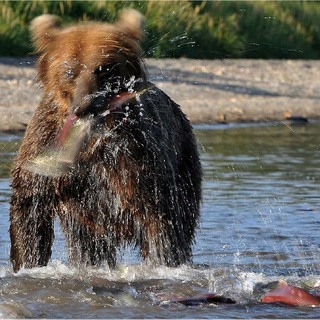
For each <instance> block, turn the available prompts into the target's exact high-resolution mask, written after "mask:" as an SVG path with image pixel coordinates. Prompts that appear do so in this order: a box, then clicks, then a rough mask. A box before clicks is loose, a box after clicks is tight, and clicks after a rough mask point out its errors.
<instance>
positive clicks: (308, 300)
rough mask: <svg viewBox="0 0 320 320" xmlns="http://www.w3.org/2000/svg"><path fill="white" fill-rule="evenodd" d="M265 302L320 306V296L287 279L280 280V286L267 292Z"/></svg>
mask: <svg viewBox="0 0 320 320" xmlns="http://www.w3.org/2000/svg"><path fill="white" fill-rule="evenodd" d="M260 301H261V302H263V303H283V304H286V305H290V306H305V307H319V306H320V298H319V297H318V296H315V295H312V294H311V293H309V292H307V291H305V290H303V289H301V288H299V287H295V286H291V285H289V284H288V283H286V282H285V281H279V286H278V288H276V289H274V290H271V291H270V292H268V293H266V294H265V295H264V296H263V297H262V298H261V299H260Z"/></svg>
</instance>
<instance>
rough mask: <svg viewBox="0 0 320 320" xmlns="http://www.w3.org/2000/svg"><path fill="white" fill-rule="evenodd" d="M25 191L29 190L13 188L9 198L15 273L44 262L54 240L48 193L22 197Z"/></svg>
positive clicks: (11, 254) (44, 263) (41, 264)
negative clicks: (44, 195) (10, 198)
mask: <svg viewBox="0 0 320 320" xmlns="http://www.w3.org/2000/svg"><path fill="white" fill-rule="evenodd" d="M30 184H31V182H30ZM28 189H29V191H30V186H29V188H28ZM31 192H32V190H31ZM26 194H28V190H23V189H18V190H17V189H14V190H13V196H12V200H11V209H10V238H11V253H10V258H11V262H12V265H13V270H14V271H15V272H17V271H19V269H20V268H22V267H25V268H32V267H36V266H45V265H47V264H48V261H49V259H50V257H51V247H52V243H53V239H54V230H53V224H54V221H53V215H52V210H50V201H51V200H52V199H50V195H47V196H46V198H44V197H43V195H40V196H39V195H37V194H33V195H32V196H29V197H25V196H24V195H26Z"/></svg>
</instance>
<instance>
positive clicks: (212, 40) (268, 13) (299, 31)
mask: <svg viewBox="0 0 320 320" xmlns="http://www.w3.org/2000/svg"><path fill="white" fill-rule="evenodd" d="M124 7H133V8H135V9H138V10H139V11H140V12H142V13H143V14H144V15H145V16H146V18H147V26H146V37H145V41H144V43H143V48H144V52H145V56H147V57H157V58H159V57H189V58H205V59H213V58H291V59H319V58H320V3H319V2H317V1H141V2H139V1H71V0H66V1H43V0H35V1H9V0H2V1H1V0H0V55H1V56H25V55H27V54H30V53H32V47H31V44H30V38H29V33H28V25H29V23H30V21H31V20H32V19H33V18H35V17H36V16H38V15H40V14H43V13H51V14H57V15H59V16H61V17H62V18H63V20H64V22H65V23H69V22H74V21H79V20H99V21H106V22H112V21H114V19H115V18H116V16H117V13H118V11H119V10H121V9H122V8H124Z"/></svg>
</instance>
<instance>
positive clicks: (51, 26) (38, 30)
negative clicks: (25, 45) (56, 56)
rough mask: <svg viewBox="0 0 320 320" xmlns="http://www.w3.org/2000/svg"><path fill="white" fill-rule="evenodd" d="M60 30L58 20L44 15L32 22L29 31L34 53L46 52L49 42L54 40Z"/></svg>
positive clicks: (55, 17) (52, 16)
mask: <svg viewBox="0 0 320 320" xmlns="http://www.w3.org/2000/svg"><path fill="white" fill-rule="evenodd" d="M59 29H60V18H59V17H57V16H54V15H51V14H44V15H42V16H39V17H37V18H35V19H33V20H32V22H31V25H30V31H31V35H32V40H33V44H34V47H35V49H36V52H43V51H45V50H46V48H47V45H48V44H49V42H50V41H51V40H52V39H54V37H55V35H56V34H57V32H58V31H59Z"/></svg>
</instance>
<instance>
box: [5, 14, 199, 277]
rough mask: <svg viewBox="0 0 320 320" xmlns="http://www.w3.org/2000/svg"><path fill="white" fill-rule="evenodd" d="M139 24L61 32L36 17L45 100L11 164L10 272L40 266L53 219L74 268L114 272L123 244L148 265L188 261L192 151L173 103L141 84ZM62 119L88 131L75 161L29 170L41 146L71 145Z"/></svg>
mask: <svg viewBox="0 0 320 320" xmlns="http://www.w3.org/2000/svg"><path fill="white" fill-rule="evenodd" d="M143 25H144V18H143V16H142V15H141V14H140V13H138V12H137V11H134V10H126V11H124V12H123V13H122V15H121V16H120V18H119V19H118V21H116V22H115V23H113V24H107V23H101V22H82V23H80V24H78V25H74V26H67V27H62V26H61V25H60V20H59V18H58V17H56V16H53V15H42V16H40V17H37V18H36V19H34V20H33V21H32V23H31V28H30V29H31V34H32V38H33V43H34V47H35V50H36V53H37V54H38V59H37V74H38V80H39V82H40V83H41V86H42V88H43V97H42V100H41V102H40V104H39V106H38V107H37V109H36V110H35V113H34V115H33V117H32V119H31V121H30V123H29V125H28V127H27V130H26V133H25V136H24V138H23V140H22V144H21V147H20V150H19V151H18V154H17V156H16V158H15V159H14V162H13V166H12V192H13V194H12V199H11V208H10V237H11V262H12V264H13V269H14V271H18V270H19V269H20V268H22V267H25V268H32V267H35V266H45V265H47V263H48V261H49V259H50V257H51V252H52V244H53V240H54V219H55V217H58V218H59V220H60V224H61V228H62V230H63V232H64V234H65V238H66V244H67V247H68V254H69V257H70V262H71V263H73V264H76V265H80V264H84V265H99V264H100V263H102V262H103V261H106V262H107V263H108V265H109V266H110V267H115V266H116V256H117V251H118V250H120V249H121V248H123V247H125V246H126V245H132V246H135V247H137V248H138V249H139V254H140V255H141V257H142V258H143V259H144V260H146V262H147V263H150V264H151V265H166V266H178V265H180V264H183V263H188V262H191V259H192V245H193V243H194V238H195V231H196V228H197V225H198V220H199V206H200V202H201V180H202V170H201V164H200V160H199V154H198V151H197V145H196V140H195V137H194V134H193V132H192V127H191V125H190V123H189V121H188V120H187V118H186V116H185V115H184V114H183V112H182V111H181V110H180V107H179V105H177V104H176V103H175V102H174V101H172V100H171V99H170V98H169V97H168V96H167V95H166V94H165V93H164V92H162V91H161V90H160V89H158V88H157V87H156V86H155V85H154V84H152V83H151V82H149V81H148V79H147V74H146V68H145V65H144V61H143V58H142V50H141V47H140V42H141V39H142V38H143ZM70 117H71V118H72V117H73V119H75V121H74V122H73V124H72V125H71V127H72V126H73V127H76V125H77V121H78V120H79V121H80V120H81V121H82V122H83V123H87V124H88V125H87V126H86V130H85V134H84V136H85V138H81V139H79V138H77V137H76V136H77V132H76V134H74V138H73V139H74V140H77V141H75V142H74V143H75V144H79V147H76V148H74V150H73V152H74V153H75V156H74V157H73V158H72V159H68V161H66V162H67V165H66V169H65V170H62V171H61V172H60V173H59V172H58V173H56V174H51V173H52V172H51V171H50V168H49V167H48V170H47V172H46V170H34V163H37V161H38V160H39V157H40V156H43V155H45V154H46V152H47V151H48V150H51V151H52V150H53V151H52V152H53V154H54V152H57V153H59V152H58V150H59V148H60V149H61V148H67V147H66V146H65V144H64V142H61V141H65V140H66V139H65V138H61V135H67V136H68V130H69V129H66V128H65V127H66V126H67V125H66V123H67V122H68V120H67V119H70ZM69 122H70V121H69ZM69 126H70V123H69ZM63 131H65V132H64V133H63V134H62V132H63ZM69 131H70V130H69ZM80 135H82V133H80ZM69 140H70V139H69ZM72 143H73V140H72V139H71V142H70V141H69V144H71V147H70V148H72ZM57 161H58V162H59V159H58V160H57Z"/></svg>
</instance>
